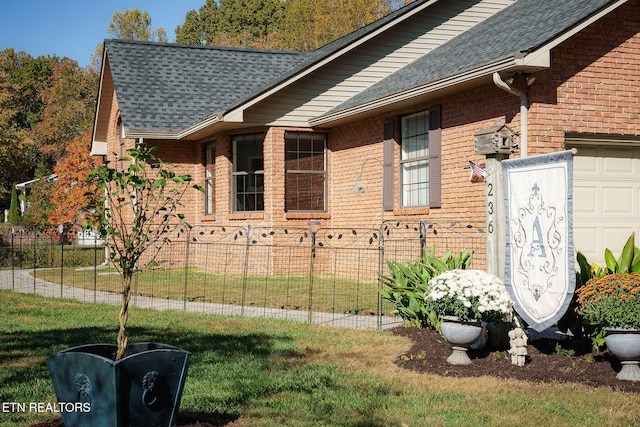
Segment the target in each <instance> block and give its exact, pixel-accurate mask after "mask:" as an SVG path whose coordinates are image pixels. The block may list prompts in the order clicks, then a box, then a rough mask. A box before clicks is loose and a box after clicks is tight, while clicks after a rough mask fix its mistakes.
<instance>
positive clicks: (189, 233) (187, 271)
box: [182, 228, 191, 311]
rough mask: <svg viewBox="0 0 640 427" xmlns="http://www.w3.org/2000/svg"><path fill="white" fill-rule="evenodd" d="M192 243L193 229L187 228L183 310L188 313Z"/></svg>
mask: <svg viewBox="0 0 640 427" xmlns="http://www.w3.org/2000/svg"><path fill="white" fill-rule="evenodd" d="M190 241H191V229H190V228H187V244H186V245H185V246H186V247H185V250H186V251H187V253H186V254H185V262H184V296H183V299H184V303H183V307H182V309H183V310H184V311H187V283H189V243H190Z"/></svg>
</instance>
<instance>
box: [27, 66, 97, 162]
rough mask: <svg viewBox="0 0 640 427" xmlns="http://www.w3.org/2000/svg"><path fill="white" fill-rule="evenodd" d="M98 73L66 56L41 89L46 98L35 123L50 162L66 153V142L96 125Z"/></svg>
mask: <svg viewBox="0 0 640 427" xmlns="http://www.w3.org/2000/svg"><path fill="white" fill-rule="evenodd" d="M97 89H98V73H97V72H95V71H94V70H93V69H91V68H81V67H80V66H79V65H78V63H77V62H76V61H74V60H71V59H67V58H64V59H63V60H61V61H60V62H59V63H57V64H55V65H54V66H53V73H52V75H51V77H50V85H49V86H47V87H45V88H43V89H42V90H41V91H40V97H41V99H42V100H43V102H44V109H43V111H42V114H41V117H40V121H39V122H37V123H36V124H34V126H33V136H34V138H35V139H36V140H37V141H38V145H39V150H40V153H42V154H43V155H44V156H45V157H46V159H47V161H48V162H49V164H51V165H53V164H55V163H56V162H57V161H58V160H59V159H60V158H62V157H63V156H64V155H65V151H66V145H67V144H68V143H69V142H70V141H72V140H73V139H74V138H76V137H77V136H79V135H82V134H83V133H84V132H85V130H86V129H89V128H90V127H91V126H92V125H93V118H94V111H95V107H96V92H97Z"/></svg>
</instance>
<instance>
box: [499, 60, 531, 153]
mask: <svg viewBox="0 0 640 427" xmlns="http://www.w3.org/2000/svg"><path fill="white" fill-rule="evenodd" d="M493 82H494V83H495V84H496V86H498V87H499V88H500V89H502V90H505V91H507V92H509V93H510V94H512V95H515V96H517V97H519V98H520V122H521V124H520V157H527V156H528V147H529V99H528V97H527V94H526V93H524V92H523V91H521V90H520V89H516V88H515V87H513V86H510V85H509V84H507V83H506V82H505V81H504V80H502V78H501V77H500V73H498V72H495V73H493Z"/></svg>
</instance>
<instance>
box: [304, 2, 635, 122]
mask: <svg viewBox="0 0 640 427" xmlns="http://www.w3.org/2000/svg"><path fill="white" fill-rule="evenodd" d="M622 3H624V0H623V1H614V0H545V1H539V0H518V1H517V2H516V3H514V4H513V5H511V6H509V7H507V8H505V9H503V10H502V11H500V12H498V13H496V14H495V15H493V16H492V17H490V18H488V19H486V20H485V21H483V22H481V23H479V24H478V25H476V26H474V27H473V28H471V29H469V30H468V31H466V32H464V33H462V34H461V35H459V36H458V37H456V38H454V39H452V40H451V41H449V42H447V43H445V44H443V45H442V46H440V47H438V48H437V49H434V50H433V51H432V52H429V53H427V54H426V55H424V56H422V57H421V58H419V59H417V60H416V61H414V62H413V63H411V64H409V65H407V66H406V67H403V68H402V69H400V70H398V71H397V72H395V73H394V74H392V75H390V76H388V77H387V78H385V79H383V80H382V81H380V82H378V83H377V84H375V85H373V86H372V87H370V88H368V89H367V90H365V91H362V92H361V93H359V94H358V95H356V96H354V97H352V98H350V99H349V100H347V101H345V102H344V103H342V104H341V105H339V106H337V107H335V108H334V109H332V110H331V111H329V112H327V113H326V114H325V115H323V116H324V117H322V116H321V117H319V118H316V119H315V120H312V123H317V124H319V123H327V122H329V121H330V120H332V119H334V118H336V117H339V116H341V113H343V114H342V115H344V114H348V112H349V110H356V109H357V108H358V107H362V108H366V107H365V106H366V105H367V104H370V103H375V102H379V101H380V100H381V99H384V98H393V97H394V96H395V97H400V96H401V95H399V94H401V93H403V92H409V91H412V90H415V89H416V88H419V87H420V86H424V85H429V84H433V87H434V88H440V87H442V85H437V84H434V83H436V82H439V81H443V80H445V79H447V78H451V77H452V76H456V75H459V74H463V73H465V72H469V71H470V70H478V69H482V68H485V71H484V73H485V74H486V75H490V74H491V73H492V72H493V71H497V70H498V69H500V68H506V67H507V66H516V65H521V64H522V61H517V60H518V59H522V58H525V57H526V56H527V55H528V54H530V53H532V52H534V51H536V49H538V48H540V47H542V46H544V45H545V44H547V43H550V42H551V41H553V40H554V39H558V38H559V37H561V36H562V35H563V34H565V33H567V32H568V31H570V30H572V29H574V28H575V27H577V26H578V25H579V24H580V23H583V22H585V21H586V20H587V19H588V18H589V17H591V16H593V15H595V14H597V13H598V12H599V11H602V10H603V9H605V8H606V7H607V6H611V5H619V4H622ZM494 63H495V64H496V67H494V68H492V67H487V66H488V65H489V64H494ZM533 68H535V66H534V67H533ZM459 82H460V80H456V79H452V83H453V84H457V83H459ZM362 108H361V109H362Z"/></svg>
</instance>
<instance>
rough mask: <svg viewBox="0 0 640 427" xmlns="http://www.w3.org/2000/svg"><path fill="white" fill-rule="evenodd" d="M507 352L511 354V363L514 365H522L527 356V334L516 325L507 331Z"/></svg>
mask: <svg viewBox="0 0 640 427" xmlns="http://www.w3.org/2000/svg"><path fill="white" fill-rule="evenodd" d="M509 344H510V348H509V354H510V355H511V364H512V365H516V366H524V362H525V358H526V357H527V334H525V333H524V331H523V330H522V328H520V327H517V328H515V329H512V330H510V331H509Z"/></svg>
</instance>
